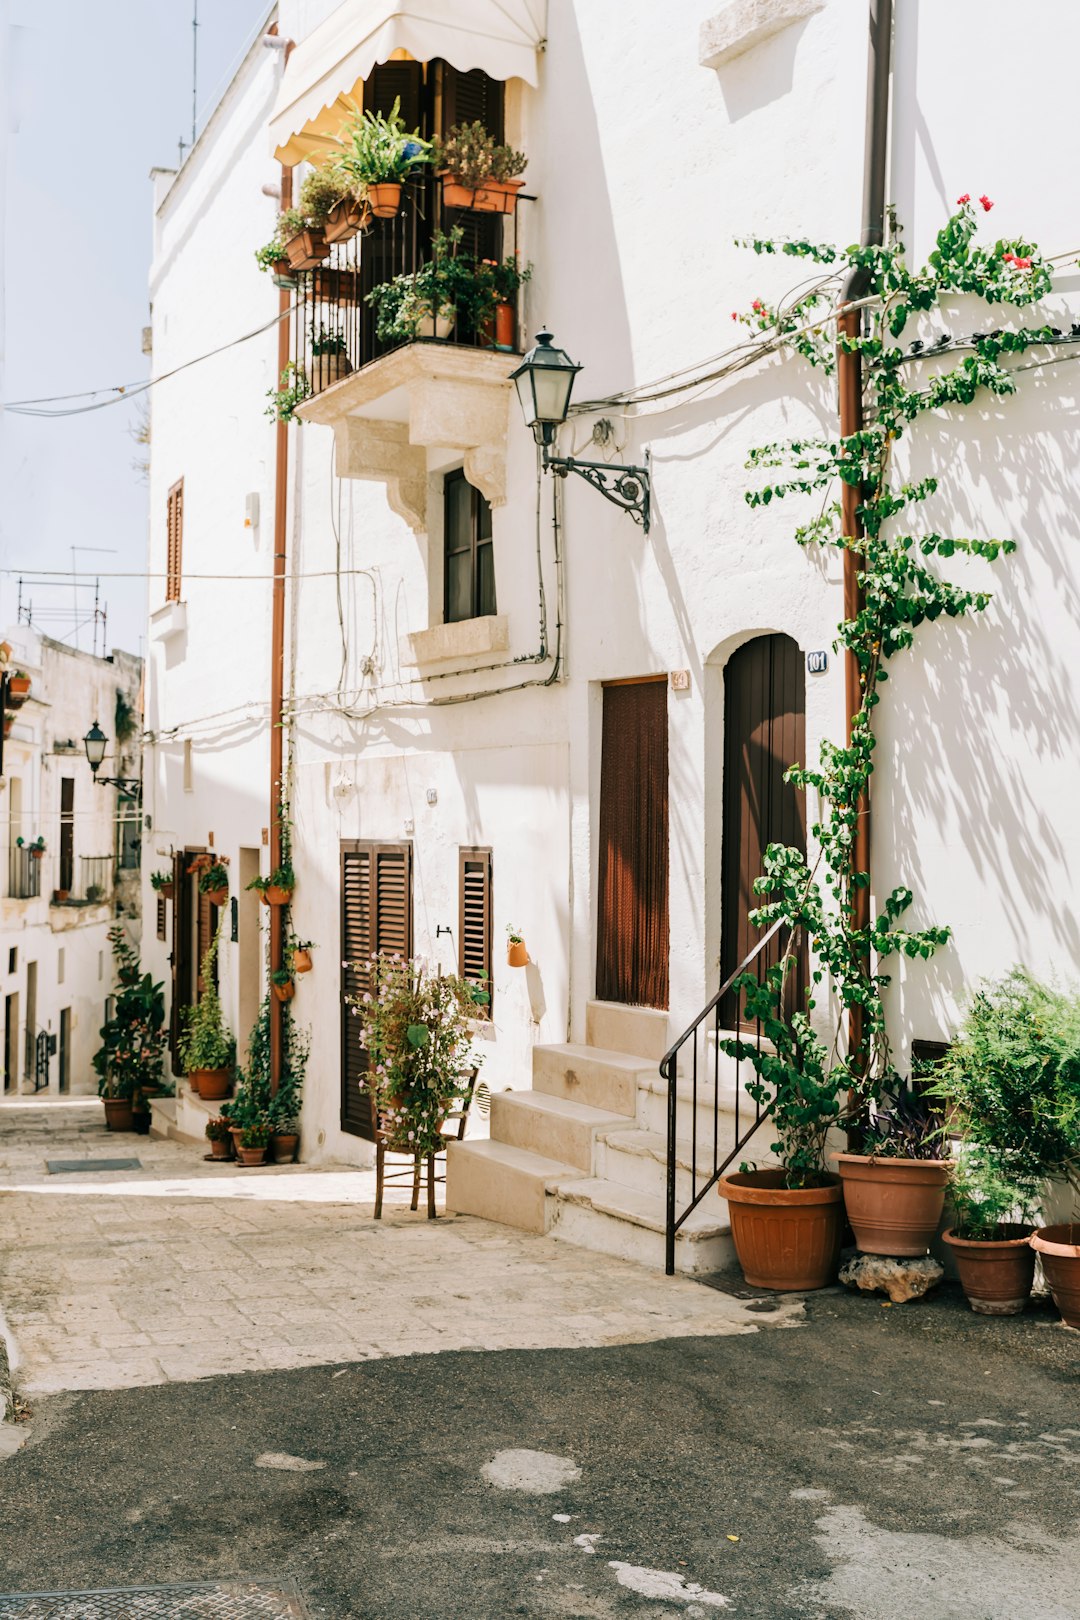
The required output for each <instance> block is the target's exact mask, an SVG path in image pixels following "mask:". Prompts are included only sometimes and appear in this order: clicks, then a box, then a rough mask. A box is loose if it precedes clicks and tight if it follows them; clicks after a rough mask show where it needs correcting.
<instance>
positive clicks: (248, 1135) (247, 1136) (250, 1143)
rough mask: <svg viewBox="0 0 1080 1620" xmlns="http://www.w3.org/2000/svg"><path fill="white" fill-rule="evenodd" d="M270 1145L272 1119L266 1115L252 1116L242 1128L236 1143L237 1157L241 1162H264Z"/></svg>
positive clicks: (248, 1163)
mask: <svg viewBox="0 0 1080 1620" xmlns="http://www.w3.org/2000/svg"><path fill="white" fill-rule="evenodd" d="M269 1145H270V1121H269V1120H268V1119H267V1118H266V1116H265V1115H261V1116H260V1117H258V1118H252V1119H249V1120H247V1121H246V1123H245V1124H244V1125H243V1126H242V1127H241V1129H240V1137H239V1140H238V1141H237V1143H236V1157H237V1158H238V1159H239V1160H240V1163H241V1164H247V1165H252V1164H263V1163H264V1162H265V1160H266V1150H267V1148H268V1147H269Z"/></svg>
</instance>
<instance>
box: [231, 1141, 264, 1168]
mask: <svg viewBox="0 0 1080 1620" xmlns="http://www.w3.org/2000/svg"><path fill="white" fill-rule="evenodd" d="M236 1157H237V1158H238V1159H239V1160H240V1163H241V1164H265V1162H266V1149H265V1148H264V1147H244V1146H243V1145H242V1144H241V1143H239V1142H238V1143H237V1144H236Z"/></svg>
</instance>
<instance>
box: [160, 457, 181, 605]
mask: <svg viewBox="0 0 1080 1620" xmlns="http://www.w3.org/2000/svg"><path fill="white" fill-rule="evenodd" d="M165 531H166V559H165V600H166V601H167V602H179V600H180V588H181V583H182V579H183V575H182V572H181V568H182V553H183V538H184V480H183V479H182V478H181V479H180V481H179V482H178V483H176V484H174V485H173V487H172V489H170V491H169V502H168V509H167V517H166V523H165Z"/></svg>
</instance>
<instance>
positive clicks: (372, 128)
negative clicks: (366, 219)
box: [335, 98, 431, 196]
mask: <svg viewBox="0 0 1080 1620" xmlns="http://www.w3.org/2000/svg"><path fill="white" fill-rule="evenodd" d="M351 105H352V108H353V112H352V116H351V117H350V118H349V119H348V120H347V121H346V123H344V124H343V125H342V127H341V133H340V135H339V136H338V137H337V143H338V146H339V148H340V151H339V153H338V155H337V157H336V159H335V166H336V168H337V170H338V171H339V173H341V174H342V175H343V176H344V177H345V178H346V180H347V181H348V183H349V184H350V185H351V186H352V188H353V189H354V190H355V191H356V192H357V194H358V195H359V196H363V194H364V192H365V190H366V189H367V187H368V186H373V185H379V184H381V183H384V182H386V181H404V180H407V179H408V178H409V176H410V175H411V174H413V173H414V172H415V171H416V170H417V169H418V168H420V167H422V165H424V164H425V163H430V162H431V145H430V142H428V141H425V140H423V139H422V137H421V135H420V133H419V131H418V130H415V129H414V130H407V129H406V128H405V120H404V119H403V118H402V117H401V101H400V98H398V99H396V100H395V101H394V105H393V107H391V109H390V112H389V113H388V114H387V115H385V116H384V115H383V114H382V113H378V112H370V111H369V112H362V111H361V110H360V108H359V107H357V106H356V105H355V103H352V104H351Z"/></svg>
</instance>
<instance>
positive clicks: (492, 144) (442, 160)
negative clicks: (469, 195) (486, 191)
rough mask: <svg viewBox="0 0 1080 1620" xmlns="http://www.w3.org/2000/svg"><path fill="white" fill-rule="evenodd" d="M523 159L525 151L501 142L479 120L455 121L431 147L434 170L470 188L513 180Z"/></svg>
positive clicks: (523, 161)
mask: <svg viewBox="0 0 1080 1620" xmlns="http://www.w3.org/2000/svg"><path fill="white" fill-rule="evenodd" d="M526 161H527V160H526V157H525V154H524V152H515V150H514V148H513V147H512V146H504V145H502V144H500V143H499V142H498V141H496V139H495V137H494V135H490V134H489V133H488V131H487V130H486V129H485V128H484V125H483V124H481V123H480V122H479V121H477V122H474V123H471V124H455V126H454V128H453V129H451V130H449V131H448V132H447V134H446V135H445V136H444V137H443V138H442V139H441V140H437V141H435V142H434V144H433V149H432V162H433V163H434V165H435V167H436V169H438V170H439V171H440V172H445V173H446V174H448V175H449V176H450V177H451V179H453V180H456V181H458V182H459V184H460V185H463V186H468V187H470V189H472V190H476V189H477V187H479V186H482V185H484V184H485V182H486V181H488V180H516V179H517V177H518V175H519V174H523V173H524V170H525V164H526Z"/></svg>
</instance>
